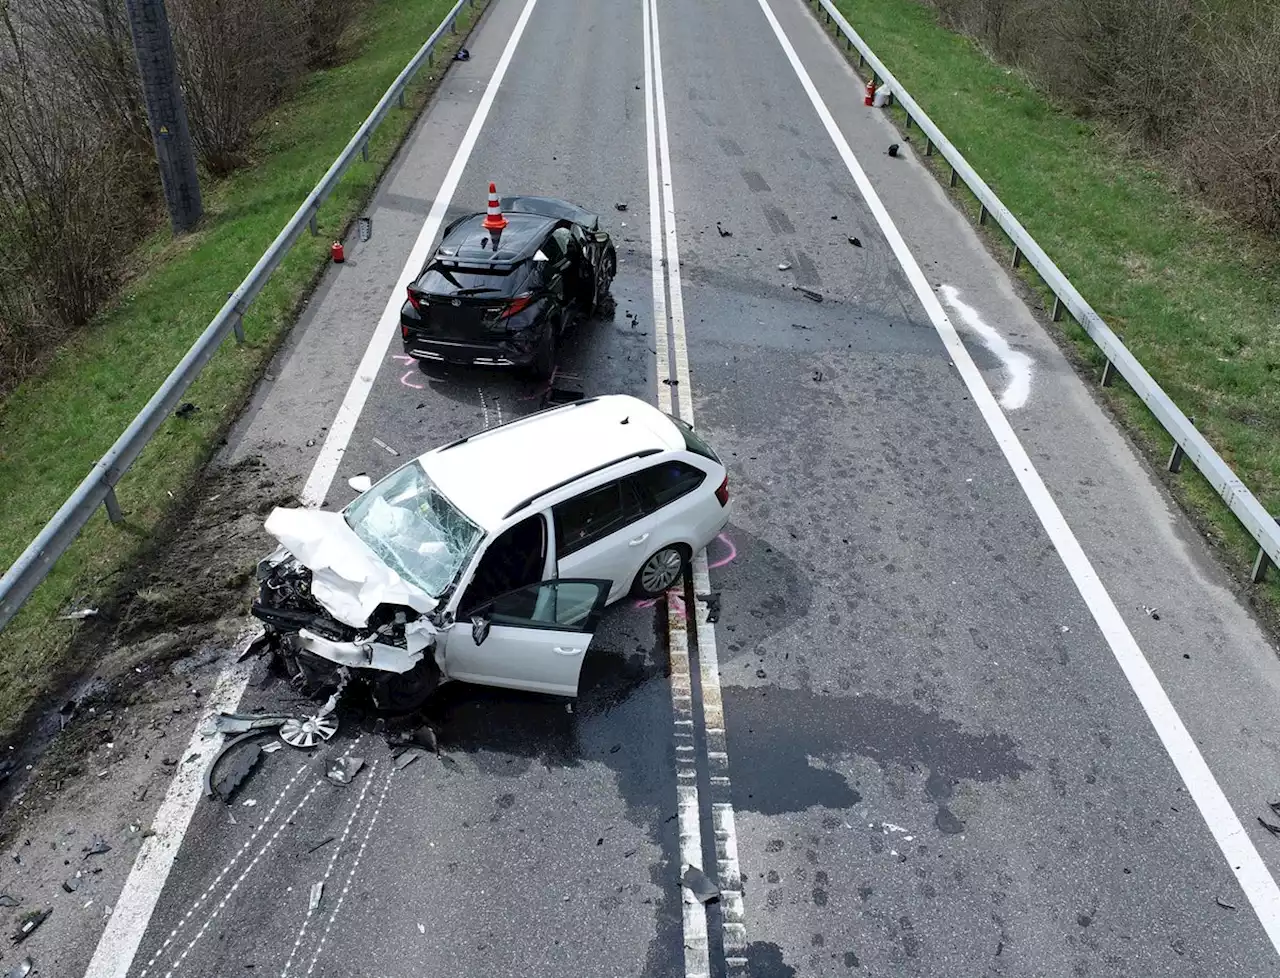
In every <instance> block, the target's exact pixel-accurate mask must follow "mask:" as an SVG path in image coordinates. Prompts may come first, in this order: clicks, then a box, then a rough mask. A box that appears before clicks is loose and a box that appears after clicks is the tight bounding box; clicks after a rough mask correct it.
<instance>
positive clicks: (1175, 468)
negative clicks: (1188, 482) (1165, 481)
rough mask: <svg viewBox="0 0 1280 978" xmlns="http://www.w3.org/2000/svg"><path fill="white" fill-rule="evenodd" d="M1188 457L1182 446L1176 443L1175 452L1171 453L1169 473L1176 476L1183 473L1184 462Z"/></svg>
mask: <svg viewBox="0 0 1280 978" xmlns="http://www.w3.org/2000/svg"><path fill="white" fill-rule="evenodd" d="M1186 457H1187V453H1186V452H1184V451H1183V450H1182V446H1181V445H1179V444H1178V443H1177V442H1174V445H1173V451H1172V452H1170V453H1169V466H1168V468H1169V471H1170V472H1172V473H1174V474H1175V475H1176V474H1177V473H1179V472H1181V471H1182V460H1183V459H1184V458H1186Z"/></svg>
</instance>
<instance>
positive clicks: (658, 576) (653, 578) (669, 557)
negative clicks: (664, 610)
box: [640, 550, 684, 594]
mask: <svg viewBox="0 0 1280 978" xmlns="http://www.w3.org/2000/svg"><path fill="white" fill-rule="evenodd" d="M683 566H684V559H683V558H682V557H681V556H680V554H679V553H678V552H677V551H675V550H660V551H658V552H657V553H656V554H654V555H653V556H652V557H650V558H649V560H648V563H646V564H645V565H644V570H643V571H642V572H641V574H640V582H641V583H642V584H643V585H644V589H645V590H646V591H648V592H649V593H650V594H656V593H658V592H659V591H665V590H666V589H667V588H669V587H671V585H672V584H674V583H675V582H676V579H677V578H678V577H679V576H680V571H681V569H682V568H683Z"/></svg>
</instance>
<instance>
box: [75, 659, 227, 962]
mask: <svg viewBox="0 0 1280 978" xmlns="http://www.w3.org/2000/svg"><path fill="white" fill-rule="evenodd" d="M249 672H250V666H249V664H248V663H242V664H238V665H235V666H233V667H232V668H230V669H228V670H227V671H226V672H224V673H223V674H222V675H221V676H219V677H218V681H217V682H216V683H215V684H214V687H213V691H212V692H211V693H210V694H209V699H208V701H207V703H208V712H207V714H206V715H205V716H204V717H202V718H201V719H200V722H199V723H197V724H196V729H195V732H194V733H192V735H191V740H190V742H189V743H188V744H187V749H186V750H185V751H184V752H183V754H182V756H183V758H184V761H183V763H182V764H180V765H179V766H178V771H177V773H176V774H175V775H174V778H173V781H172V782H170V784H169V790H168V791H167V792H165V796H164V801H162V802H161V803H160V808H159V809H158V810H157V811H156V817H155V819H154V820H153V821H152V823H151V830H152V832H154V833H155V834H154V835H151V836H148V837H147V838H145V839H143V840H142V846H141V848H140V849H138V855H137V858H135V859H134V861H133V868H132V869H131V870H130V871H129V877H128V879H126V880H125V883H124V888H123V889H122V890H121V891H120V896H119V898H118V899H117V900H116V904H115V909H114V910H112V912H111V917H110V919H109V920H108V922H107V926H106V929H105V930H104V931H103V934H102V938H101V939H100V940H99V941H98V947H97V949H96V950H95V951H94V954H93V958H92V960H90V962H89V968H88V970H87V971H86V972H85V978H125V976H126V975H127V974H128V972H129V967H130V965H132V964H133V959H134V956H135V955H136V954H137V953H138V947H139V945H140V944H141V943H142V937H143V935H144V934H146V932H147V924H148V923H149V922H150V921H151V914H152V913H153V912H154V911H155V908H156V903H157V902H158V901H159V899H160V890H161V889H162V888H163V887H164V882H165V880H166V879H168V877H169V870H170V869H172V868H173V861H174V859H176V858H177V855H178V849H179V847H181V845H182V839H183V836H184V835H185V834H186V831H187V827H188V826H189V825H190V824H191V816H192V814H194V812H195V810H196V804H197V803H198V802H199V801H200V795H201V793H202V792H203V790H204V774H205V769H206V768H207V767H208V766H209V764H210V763H211V762H212V761H213V758H214V757H215V756H216V754H217V752H218V749H219V748H220V747H221V746H222V735H221V734H215V735H214V736H211V737H206V736H205V735H204V733H203V732H202V731H203V730H204V726H205V724H206V723H208V722H209V721H210V720H211V719H212V718H213V717H215V716H217V715H218V714H219V713H221V712H223V711H224V710H226V711H230V710H234V709H235V708H236V704H237V703H239V702H240V697H241V695H242V694H243V693H244V688H245V686H246V685H247V684H248V682H249Z"/></svg>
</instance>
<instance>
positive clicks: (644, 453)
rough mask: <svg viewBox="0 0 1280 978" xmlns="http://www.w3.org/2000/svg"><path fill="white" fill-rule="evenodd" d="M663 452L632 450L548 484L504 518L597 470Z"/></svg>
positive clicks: (659, 450)
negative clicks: (551, 484) (552, 484)
mask: <svg viewBox="0 0 1280 978" xmlns="http://www.w3.org/2000/svg"><path fill="white" fill-rule="evenodd" d="M572 406H573V405H566V407H572ZM661 452H662V449H660V448H646V449H643V450H642V451H639V452H632V453H631V454H630V455H623V456H622V457H621V458H615V459H614V460H613V461H612V462H605V463H604V465H597V466H596V467H595V468H594V469H590V470H589V471H587V472H579V473H578V474H577V475H575V476H572V477H570V478H568V479H565V480H563V481H561V482H557V483H556V484H555V485H554V486H548V487H547V488H546V489H542V490H540V491H539V492H535V493H534V494H533V495H532V496H530V497H529V498H528V499H526V500H524V501H523V502H521V503H517V504H516V505H515V506H513V507H511V509H510V510H508V511H507V512H506V514H505V515H504V516H503V517H502V518H503V519H504V520H509V519H511V517H513V516H515V515H516V513H518V512H520V511H521V510H522V509H528V508H529V507H530V506H532V505H533V504H534V503H536V502H537V501H538V500H539V499H541V498H542V497H543V496H547V495H550V494H551V493H553V492H555V491H556V490H557V489H563V488H564V487H565V486H568V485H572V484H573V483H575V482H577V481H578V480H579V479H585V478H586V477H587V476H589V475H595V474H596V473H597V472H603V471H604V470H605V469H610V468H613V466H615V465H619V464H620V463H622V462H630V461H631V460H632V459H634V458H648V457H649V456H650V455H658V454H660V453H661Z"/></svg>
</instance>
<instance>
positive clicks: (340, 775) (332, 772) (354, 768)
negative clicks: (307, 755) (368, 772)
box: [324, 757, 364, 785]
mask: <svg viewBox="0 0 1280 978" xmlns="http://www.w3.org/2000/svg"><path fill="white" fill-rule="evenodd" d="M362 767H364V759H363V758H361V757H334V758H330V759H329V760H327V761H325V765H324V776H325V777H326V778H328V779H329V780H330V781H332V782H333V783H334V784H343V785H346V784H350V783H351V782H352V781H353V780H355V776H356V775H357V774H359V773H360V769H361V768H362Z"/></svg>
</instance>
